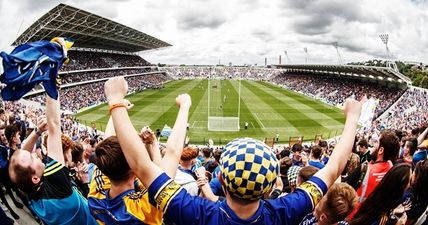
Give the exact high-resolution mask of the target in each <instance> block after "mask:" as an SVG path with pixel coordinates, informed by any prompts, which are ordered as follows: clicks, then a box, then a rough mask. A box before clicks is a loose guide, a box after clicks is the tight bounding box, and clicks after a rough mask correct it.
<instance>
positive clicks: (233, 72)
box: [160, 66, 281, 81]
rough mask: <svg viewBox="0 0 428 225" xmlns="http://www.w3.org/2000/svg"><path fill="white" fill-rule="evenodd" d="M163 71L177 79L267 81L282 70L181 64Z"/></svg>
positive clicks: (165, 68) (163, 68)
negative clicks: (209, 78)
mask: <svg viewBox="0 0 428 225" xmlns="http://www.w3.org/2000/svg"><path fill="white" fill-rule="evenodd" d="M160 69H161V70H162V71H166V72H167V73H168V74H169V75H170V76H172V77H174V78H175V79H182V78H192V79H206V78H207V77H211V78H223V79H237V78H241V79H248V80H264V81H267V80H269V79H270V78H271V77H273V76H275V75H277V74H279V73H280V72H281V71H280V70H274V69H269V68H260V67H250V66H245V67H225V66H215V67H213V66H181V67H162V68H160Z"/></svg>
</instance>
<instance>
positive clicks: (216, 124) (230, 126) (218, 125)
mask: <svg viewBox="0 0 428 225" xmlns="http://www.w3.org/2000/svg"><path fill="white" fill-rule="evenodd" d="M216 81H217V82H215V84H211V83H212V82H211V77H208V131H239V129H240V128H239V119H240V112H241V79H239V81H238V102H237V103H238V110H237V111H236V112H233V111H232V112H229V113H227V114H229V115H227V116H225V115H224V110H229V108H227V109H226V108H224V107H225V106H223V103H226V101H228V100H227V97H228V96H226V95H224V96H221V94H220V99H219V100H220V103H218V97H219V96H218V94H216V96H214V97H215V98H216V100H217V101H212V99H211V98H212V97H213V94H212V93H211V91H212V89H220V90H221V88H222V87H219V85H221V81H220V80H216ZM231 88H233V87H231ZM220 93H221V92H220ZM229 101H230V100H229ZM225 105H226V104H225ZM231 114H234V115H231Z"/></svg>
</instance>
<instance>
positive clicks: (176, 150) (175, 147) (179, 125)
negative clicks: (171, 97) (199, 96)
mask: <svg viewBox="0 0 428 225" xmlns="http://www.w3.org/2000/svg"><path fill="white" fill-rule="evenodd" d="M175 102H176V103H177V106H178V107H179V110H178V115H177V119H176V120H175V124H174V127H173V128H172V131H171V135H170V136H169V138H168V141H167V143H166V152H165V156H164V157H163V159H162V161H161V168H162V170H163V171H165V173H166V174H168V176H169V177H172V178H174V177H175V173H176V172H177V166H178V163H179V161H180V156H181V152H182V151H183V147H184V140H185V139H186V128H187V118H188V116H189V109H190V106H191V105H192V101H191V99H190V96H189V95H188V94H181V95H179V96H178V97H177V98H176V99H175Z"/></svg>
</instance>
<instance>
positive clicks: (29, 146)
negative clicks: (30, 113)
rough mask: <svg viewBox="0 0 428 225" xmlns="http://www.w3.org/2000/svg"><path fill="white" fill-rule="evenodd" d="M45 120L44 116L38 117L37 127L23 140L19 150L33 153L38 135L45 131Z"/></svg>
mask: <svg viewBox="0 0 428 225" xmlns="http://www.w3.org/2000/svg"><path fill="white" fill-rule="evenodd" d="M47 128H48V127H47V119H46V116H44V115H43V116H39V117H38V118H37V126H36V128H35V129H34V130H33V132H31V134H30V135H29V136H28V137H27V138H26V139H25V140H24V142H23V143H22V147H21V149H23V150H27V151H30V152H31V151H33V148H34V145H35V144H36V142H37V139H38V138H39V137H40V135H41V134H42V133H43V132H45V131H46V130H47Z"/></svg>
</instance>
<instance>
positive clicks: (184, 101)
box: [175, 94, 192, 108]
mask: <svg viewBox="0 0 428 225" xmlns="http://www.w3.org/2000/svg"><path fill="white" fill-rule="evenodd" d="M175 103H177V106H178V107H179V108H181V107H187V108H190V106H191V105H192V100H191V98H190V95H189V94H181V95H179V96H177V98H176V99H175Z"/></svg>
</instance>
